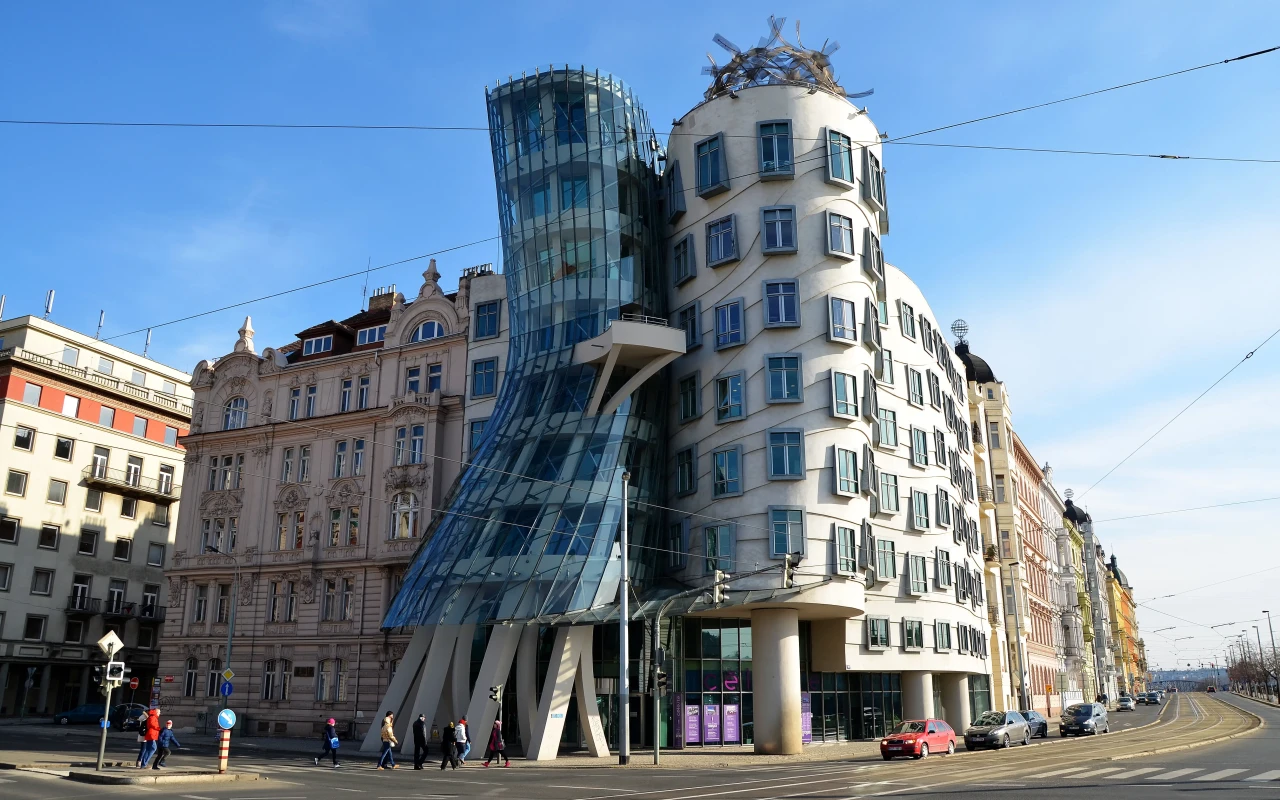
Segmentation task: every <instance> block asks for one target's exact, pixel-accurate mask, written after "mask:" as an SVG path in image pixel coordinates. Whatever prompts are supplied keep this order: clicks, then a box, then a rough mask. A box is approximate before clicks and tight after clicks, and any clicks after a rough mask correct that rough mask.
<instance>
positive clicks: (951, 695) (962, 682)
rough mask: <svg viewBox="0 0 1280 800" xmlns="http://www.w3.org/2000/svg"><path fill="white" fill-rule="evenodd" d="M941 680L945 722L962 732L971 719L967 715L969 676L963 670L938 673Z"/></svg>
mask: <svg viewBox="0 0 1280 800" xmlns="http://www.w3.org/2000/svg"><path fill="white" fill-rule="evenodd" d="M938 680H940V681H941V682H942V704H943V705H944V706H946V708H947V717H946V719H947V724H948V725H950V726H951V727H952V728H954V729H955V730H956V732H957V733H959V734H963V733H964V729H965V728H967V727H969V724H970V722H972V719H971V718H970V715H969V676H968V675H966V674H964V673H963V672H949V673H947V674H945V675H939V676H938Z"/></svg>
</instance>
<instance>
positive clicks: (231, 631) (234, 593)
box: [204, 544, 240, 708]
mask: <svg viewBox="0 0 1280 800" xmlns="http://www.w3.org/2000/svg"><path fill="white" fill-rule="evenodd" d="M204 551H205V552H206V553H213V554H215V555H219V556H225V557H227V558H229V559H231V563H232V564H234V565H235V582H234V583H232V584H231V613H230V615H229V616H228V619H227V661H226V667H225V668H224V669H231V637H232V636H234V635H235V632H236V605H237V598H238V596H239V594H240V559H239V558H237V557H236V556H234V555H232V554H231V553H226V552H223V551H222V550H219V549H218V548H216V547H214V546H213V545H211V544H208V545H205V547H204ZM219 694H222V693H221V692H219ZM228 699H229V698H228V697H227V695H225V694H223V695H222V707H223V708H226V707H227V701H228Z"/></svg>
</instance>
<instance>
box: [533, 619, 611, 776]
mask: <svg viewBox="0 0 1280 800" xmlns="http://www.w3.org/2000/svg"><path fill="white" fill-rule="evenodd" d="M591 633H592V626H590V625H574V626H570V627H565V628H559V629H557V630H556V640H555V644H554V646H553V647H552V649H551V661H550V663H549V664H548V666H547V678H546V681H545V682H544V683H543V685H542V699H541V701H540V702H539V703H538V714H537V718H536V719H535V721H534V724H533V731H532V733H531V735H530V743H529V745H528V746H527V747H526V748H525V758H528V759H530V760H532V761H549V760H551V759H553V758H555V757H556V752H557V750H558V749H559V747H560V734H561V733H562V732H563V731H564V720H565V712H567V711H568V710H569V700H570V698H571V697H573V696H574V695H576V696H577V701H578V719H580V720H581V721H582V727H583V733H584V734H585V735H586V740H587V749H588V750H589V751H590V753H591V755H593V756H607V755H608V754H609V744H608V742H607V741H606V740H605V737H604V726H603V725H602V724H601V723H600V710H599V708H598V707H597V706H596V686H595V684H596V679H595V669H594V667H593V666H592V661H591ZM521 666H523V662H522V664H521Z"/></svg>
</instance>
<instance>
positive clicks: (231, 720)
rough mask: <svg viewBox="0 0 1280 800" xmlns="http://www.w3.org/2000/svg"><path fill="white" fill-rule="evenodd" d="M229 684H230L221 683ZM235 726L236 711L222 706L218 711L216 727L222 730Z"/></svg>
mask: <svg viewBox="0 0 1280 800" xmlns="http://www.w3.org/2000/svg"><path fill="white" fill-rule="evenodd" d="M223 685H224V686H230V684H223ZM235 726H236V712H234V711H232V710H231V709H229V708H224V709H222V710H221V711H219V712H218V727H219V728H222V729H223V730H230V729H232V728H234V727H235Z"/></svg>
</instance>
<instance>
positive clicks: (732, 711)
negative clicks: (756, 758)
mask: <svg viewBox="0 0 1280 800" xmlns="http://www.w3.org/2000/svg"><path fill="white" fill-rule="evenodd" d="M724 741H725V744H730V743H736V742H740V741H742V726H741V725H740V724H739V721H738V707H737V706H729V705H726V706H725V707H724Z"/></svg>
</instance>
